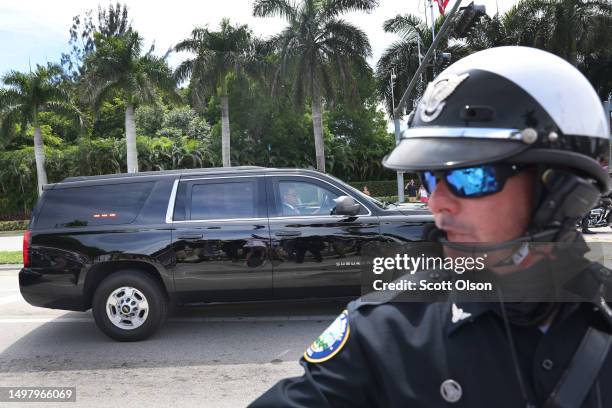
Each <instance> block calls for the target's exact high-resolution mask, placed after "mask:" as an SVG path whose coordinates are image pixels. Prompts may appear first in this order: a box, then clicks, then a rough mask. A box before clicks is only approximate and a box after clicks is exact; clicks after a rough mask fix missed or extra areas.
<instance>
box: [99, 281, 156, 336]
mask: <svg viewBox="0 0 612 408" xmlns="http://www.w3.org/2000/svg"><path fill="white" fill-rule="evenodd" d="M106 315H107V316H108V318H109V320H110V321H111V323H113V325H115V327H118V328H120V329H123V330H134V329H136V328H138V327H140V326H142V325H143V324H144V322H145V321H146V320H147V316H148V315H149V303H148V302H147V298H146V297H145V295H144V294H143V293H142V292H141V291H139V290H138V289H136V288H132V287H130V286H122V287H120V288H117V289H115V290H114V291H113V292H112V293H111V294H110V295H109V296H108V298H107V299H106Z"/></svg>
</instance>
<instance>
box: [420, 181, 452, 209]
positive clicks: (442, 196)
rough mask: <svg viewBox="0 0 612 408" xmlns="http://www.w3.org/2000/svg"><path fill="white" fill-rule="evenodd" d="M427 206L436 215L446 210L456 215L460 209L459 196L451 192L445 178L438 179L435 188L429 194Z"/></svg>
mask: <svg viewBox="0 0 612 408" xmlns="http://www.w3.org/2000/svg"><path fill="white" fill-rule="evenodd" d="M427 206H428V207H429V209H430V210H431V212H432V213H433V214H434V215H435V214H439V213H444V212H448V213H451V214H453V215H454V214H457V212H458V211H459V198H457V197H455V196H454V195H453V193H451V192H450V190H449V189H448V186H447V185H446V182H445V181H444V180H438V184H436V188H435V190H434V191H433V192H432V193H431V194H430V196H429V203H428V205H427Z"/></svg>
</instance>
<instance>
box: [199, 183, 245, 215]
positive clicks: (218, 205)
mask: <svg viewBox="0 0 612 408" xmlns="http://www.w3.org/2000/svg"><path fill="white" fill-rule="evenodd" d="M255 217H257V207H256V201H255V183H254V182H253V181H246V182H229V183H205V184H194V185H193V188H192V189H191V217H190V219H191V220H213V219H228V218H255Z"/></svg>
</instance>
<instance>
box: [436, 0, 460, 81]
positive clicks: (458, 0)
mask: <svg viewBox="0 0 612 408" xmlns="http://www.w3.org/2000/svg"><path fill="white" fill-rule="evenodd" d="M457 2H458V3H461V0H457ZM429 12H430V14H431V41H433V40H434V38H436V20H435V19H434V9H433V1H432V0H429ZM436 59H437V58H436V54H434V63H433V67H432V69H431V70H432V74H433V75H432V76H433V77H434V78H435V77H436V62H437V61H436Z"/></svg>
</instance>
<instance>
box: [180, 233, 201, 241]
mask: <svg viewBox="0 0 612 408" xmlns="http://www.w3.org/2000/svg"><path fill="white" fill-rule="evenodd" d="M177 238H178V239H182V240H184V241H195V240H197V239H202V238H204V234H181V235H179V236H177Z"/></svg>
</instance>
